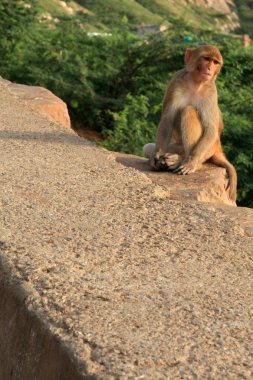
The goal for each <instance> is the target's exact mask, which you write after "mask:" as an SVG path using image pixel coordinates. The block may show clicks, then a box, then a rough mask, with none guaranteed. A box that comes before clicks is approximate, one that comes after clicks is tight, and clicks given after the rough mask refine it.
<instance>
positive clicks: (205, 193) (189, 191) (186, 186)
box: [114, 153, 236, 206]
mask: <svg viewBox="0 0 253 380" xmlns="http://www.w3.org/2000/svg"><path fill="white" fill-rule="evenodd" d="M114 156H115V159H116V161H117V162H120V163H121V164H122V165H125V166H127V167H132V168H135V169H137V170H139V171H141V172H142V173H145V174H146V175H147V176H148V177H149V178H150V179H151V180H152V182H153V183H154V184H157V185H160V186H161V187H163V188H164V190H166V191H167V193H168V198H169V199H174V200H177V201H198V202H208V203H215V204H225V205H230V206H236V203H235V202H233V201H231V200H230V199H229V194H228V192H229V191H228V189H227V187H228V186H227V185H228V178H227V175H226V170H225V169H223V168H220V167H218V166H215V165H213V164H210V163H208V164H204V165H203V167H202V168H201V169H200V170H198V171H197V172H196V173H192V174H191V175H189V176H181V175H177V174H174V173H169V172H159V171H154V170H151V168H150V165H149V161H148V160H147V159H146V158H142V157H138V156H134V155H131V154H122V153H114ZM226 189H227V190H226Z"/></svg>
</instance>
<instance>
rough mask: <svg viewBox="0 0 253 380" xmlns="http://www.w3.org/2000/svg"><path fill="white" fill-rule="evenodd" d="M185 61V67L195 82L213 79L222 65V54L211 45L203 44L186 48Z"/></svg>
mask: <svg viewBox="0 0 253 380" xmlns="http://www.w3.org/2000/svg"><path fill="white" fill-rule="evenodd" d="M185 62H186V66H187V69H188V71H189V72H190V73H192V75H193V76H194V78H195V80H196V82H204V83H205V82H208V81H209V80H212V79H213V80H215V79H216V77H217V75H218V74H219V72H220V70H221V67H222V63H223V60H222V56H221V54H220V52H219V50H218V49H217V48H216V47H215V46H213V45H203V46H200V47H198V48H196V49H186V52H185Z"/></svg>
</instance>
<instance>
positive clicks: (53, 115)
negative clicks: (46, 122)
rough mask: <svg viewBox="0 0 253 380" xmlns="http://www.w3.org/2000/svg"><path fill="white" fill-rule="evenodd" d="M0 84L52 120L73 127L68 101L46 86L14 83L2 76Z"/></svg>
mask: <svg viewBox="0 0 253 380" xmlns="http://www.w3.org/2000/svg"><path fill="white" fill-rule="evenodd" d="M0 86H1V87H4V88H5V91H6V92H7V91H8V92H9V93H10V94H12V95H13V96H15V97H17V98H20V99H22V100H23V101H24V103H25V104H26V105H28V106H29V107H31V108H33V109H35V110H36V111H37V112H39V113H41V114H42V115H46V116H47V117H48V118H49V119H50V120H51V121H54V122H56V123H60V124H62V125H63V126H65V127H66V128H70V127H71V124H70V117H69V113H68V108H67V105H66V103H64V101H63V100H61V99H60V98H58V97H57V96H55V95H54V94H53V93H52V92H51V91H49V90H47V89H46V88H43V87H38V86H26V85H24V84H18V83H12V82H10V81H8V80H6V79H3V78H2V77H0Z"/></svg>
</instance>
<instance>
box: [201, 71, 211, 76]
mask: <svg viewBox="0 0 253 380" xmlns="http://www.w3.org/2000/svg"><path fill="white" fill-rule="evenodd" d="M201 74H202V75H206V76H208V77H211V76H212V74H211V73H209V72H205V71H203V72H202V73H201Z"/></svg>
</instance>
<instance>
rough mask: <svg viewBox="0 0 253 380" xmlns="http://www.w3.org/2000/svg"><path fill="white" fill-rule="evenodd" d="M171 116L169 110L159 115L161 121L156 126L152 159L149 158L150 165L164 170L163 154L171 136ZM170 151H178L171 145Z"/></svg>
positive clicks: (166, 150)
mask: <svg viewBox="0 0 253 380" xmlns="http://www.w3.org/2000/svg"><path fill="white" fill-rule="evenodd" d="M172 121H173V120H172V117H171V114H170V113H169V112H166V111H164V112H163V114H162V117H161V121H160V123H159V125H158V128H157V134H156V144H155V154H154V157H153V159H151V160H150V163H151V166H152V167H153V168H155V169H158V170H164V169H165V168H166V164H165V156H164V155H165V154H166V153H167V152H168V147H169V145H174V144H169V142H170V140H171V136H172ZM171 150H172V152H171V153H178V152H176V151H175V150H173V148H172V147H171Z"/></svg>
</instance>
